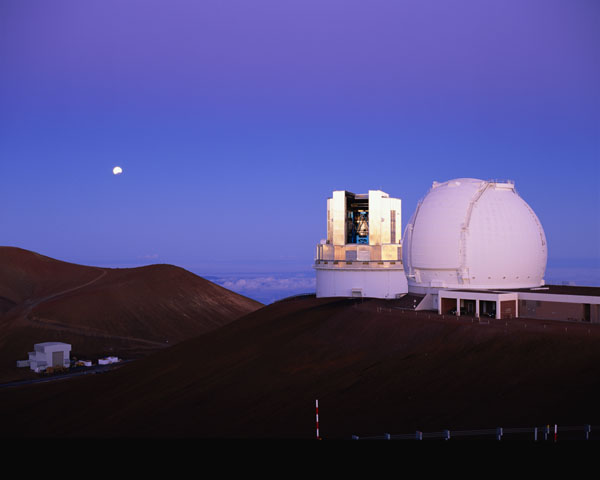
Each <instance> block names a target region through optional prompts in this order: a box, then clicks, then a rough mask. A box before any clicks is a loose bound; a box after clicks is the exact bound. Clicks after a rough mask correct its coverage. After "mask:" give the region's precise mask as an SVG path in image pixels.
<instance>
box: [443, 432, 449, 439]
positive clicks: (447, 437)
mask: <svg viewBox="0 0 600 480" xmlns="http://www.w3.org/2000/svg"><path fill="white" fill-rule="evenodd" d="M444 440H450V430H444Z"/></svg>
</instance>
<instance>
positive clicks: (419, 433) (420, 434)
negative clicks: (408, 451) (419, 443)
mask: <svg viewBox="0 0 600 480" xmlns="http://www.w3.org/2000/svg"><path fill="white" fill-rule="evenodd" d="M415 436H416V439H417V440H423V432H421V431H419V430H417V433H416V435H415Z"/></svg>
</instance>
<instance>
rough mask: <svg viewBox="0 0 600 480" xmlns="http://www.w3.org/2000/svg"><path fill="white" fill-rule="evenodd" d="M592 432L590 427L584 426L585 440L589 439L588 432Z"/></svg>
mask: <svg viewBox="0 0 600 480" xmlns="http://www.w3.org/2000/svg"><path fill="white" fill-rule="evenodd" d="M591 431H592V426H591V425H586V426H585V439H586V440H589V439H590V432H591Z"/></svg>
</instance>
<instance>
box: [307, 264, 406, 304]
mask: <svg viewBox="0 0 600 480" xmlns="http://www.w3.org/2000/svg"><path fill="white" fill-rule="evenodd" d="M315 269H316V273H317V297H318V298H320V297H368V298H389V299H391V298H398V297H400V296H402V295H404V294H406V293H408V284H407V282H406V275H405V274H404V269H402V268H398V269H391V268H385V269H372V270H367V269H343V268H322V267H321V268H319V267H315Z"/></svg>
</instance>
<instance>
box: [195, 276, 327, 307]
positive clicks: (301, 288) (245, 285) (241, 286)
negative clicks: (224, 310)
mask: <svg viewBox="0 0 600 480" xmlns="http://www.w3.org/2000/svg"><path fill="white" fill-rule="evenodd" d="M205 278H207V279H208V280H210V281H212V282H214V283H216V284H218V285H221V286H222V287H225V288H227V289H229V290H232V291H234V292H236V293H239V294H241V295H244V296H247V297H250V298H253V299H255V300H258V301H259V302H262V303H265V304H268V303H272V302H274V301H276V300H280V299H282V298H285V297H289V296H292V295H298V294H301V293H314V292H315V289H316V283H315V276H314V273H312V272H311V273H307V272H289V273H260V274H256V275H253V274H235V273H233V274H231V275H220V276H207V277H205Z"/></svg>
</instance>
